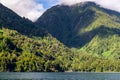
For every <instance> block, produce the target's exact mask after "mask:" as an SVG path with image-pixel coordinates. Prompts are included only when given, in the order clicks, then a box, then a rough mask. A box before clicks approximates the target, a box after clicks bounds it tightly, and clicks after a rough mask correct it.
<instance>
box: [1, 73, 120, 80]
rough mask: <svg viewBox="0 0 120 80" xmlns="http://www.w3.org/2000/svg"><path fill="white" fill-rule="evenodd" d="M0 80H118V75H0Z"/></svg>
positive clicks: (119, 77) (119, 78) (119, 76)
mask: <svg viewBox="0 0 120 80" xmlns="http://www.w3.org/2000/svg"><path fill="white" fill-rule="evenodd" d="M0 80H120V73H77V72H76V73H37V72H35V73H34V72H32V73H21V72H20V73H18V72H16V73H15V72H13V73H12V72H10V73H9V72H5V73H4V72H3V73H0Z"/></svg>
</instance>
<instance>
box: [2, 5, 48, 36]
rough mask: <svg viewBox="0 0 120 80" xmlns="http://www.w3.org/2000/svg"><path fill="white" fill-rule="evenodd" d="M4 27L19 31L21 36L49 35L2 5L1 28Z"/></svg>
mask: <svg viewBox="0 0 120 80" xmlns="http://www.w3.org/2000/svg"><path fill="white" fill-rule="evenodd" d="M2 27H6V28H9V29H13V30H17V31H18V32H20V33H21V34H24V35H28V36H44V35H47V32H46V31H45V30H44V29H42V28H40V27H39V28H37V27H36V26H35V25H34V23H33V22H32V21H30V20H28V19H26V18H24V17H23V18H22V17H20V16H19V15H17V14H16V13H15V12H13V11H12V10H10V9H9V8H7V7H5V6H4V5H2V4H1V3H0V28H2Z"/></svg>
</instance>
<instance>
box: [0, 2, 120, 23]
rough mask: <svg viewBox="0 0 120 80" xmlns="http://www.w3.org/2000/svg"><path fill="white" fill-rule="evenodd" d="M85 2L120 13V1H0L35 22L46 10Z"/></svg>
mask: <svg viewBox="0 0 120 80" xmlns="http://www.w3.org/2000/svg"><path fill="white" fill-rule="evenodd" d="M84 1H93V2H96V3H97V4H100V5H101V6H103V7H105V8H108V9H112V10H116V11H119V12H120V5H119V3H120V0H12V1H11V0H0V3H2V4H4V5H5V6H7V7H8V8H10V9H12V10H13V11H15V12H16V13H17V14H18V15H20V16H22V17H23V16H24V17H26V18H28V19H30V20H32V21H35V20H37V19H38V18H39V17H40V16H41V15H42V14H43V13H44V11H45V10H46V9H45V8H47V9H48V8H50V7H51V6H54V5H56V4H67V5H73V4H75V3H80V2H84Z"/></svg>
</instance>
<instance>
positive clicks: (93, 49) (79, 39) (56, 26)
mask: <svg viewBox="0 0 120 80" xmlns="http://www.w3.org/2000/svg"><path fill="white" fill-rule="evenodd" d="M36 24H37V25H41V26H42V27H43V28H45V29H46V30H48V32H49V33H50V34H52V36H54V37H56V38H57V39H58V40H60V41H61V42H62V43H64V44H65V45H66V46H68V47H70V48H77V49H79V50H81V51H83V52H84V53H89V54H98V55H101V56H105V57H116V58H119V48H120V45H119V44H120V42H119V40H120V37H119V36H120V13H119V12H116V11H112V10H109V9H105V8H103V7H101V6H100V5H97V4H96V3H94V2H82V3H78V4H75V5H72V6H67V5H57V6H53V7H52V8H50V9H48V10H47V11H46V12H45V13H44V14H43V15H42V16H41V17H40V18H39V19H38V20H37V21H36Z"/></svg>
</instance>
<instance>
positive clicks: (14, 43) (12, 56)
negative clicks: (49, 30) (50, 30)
mask: <svg viewBox="0 0 120 80" xmlns="http://www.w3.org/2000/svg"><path fill="white" fill-rule="evenodd" d="M70 55H71V50H70V49H68V48H66V47H65V46H64V45H63V44H61V43H60V42H59V41H57V40H56V39H55V38H52V37H44V38H41V37H37V38H36V37H35V38H28V37H27V36H24V35H21V34H20V33H18V32H17V31H14V30H9V29H5V28H3V29H1V30H0V71H63V70H64V69H63V68H64V67H65V66H64V65H63V64H64V62H69V61H70ZM71 57H72V56H71ZM68 60H69V61H68Z"/></svg>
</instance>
